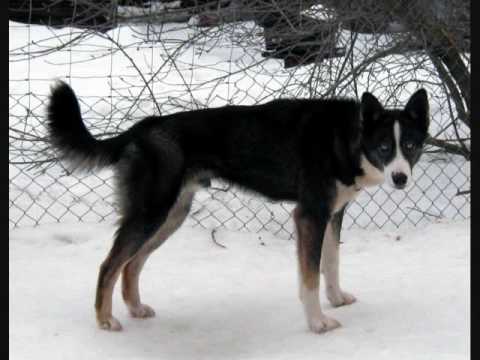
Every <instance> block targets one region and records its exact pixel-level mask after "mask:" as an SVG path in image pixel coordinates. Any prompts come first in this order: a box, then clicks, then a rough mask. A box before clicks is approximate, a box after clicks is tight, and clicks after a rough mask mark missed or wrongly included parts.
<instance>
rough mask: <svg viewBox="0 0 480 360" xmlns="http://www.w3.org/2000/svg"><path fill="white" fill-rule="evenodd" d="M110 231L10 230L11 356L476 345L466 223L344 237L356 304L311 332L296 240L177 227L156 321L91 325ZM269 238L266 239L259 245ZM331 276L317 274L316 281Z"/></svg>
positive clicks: (154, 291) (396, 355)
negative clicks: (112, 327)
mask: <svg viewBox="0 0 480 360" xmlns="http://www.w3.org/2000/svg"><path fill="white" fill-rule="evenodd" d="M113 232H114V227H113V226H112V225H111V224H106V223H103V224H101V225H87V224H81V223H74V224H56V225H44V226H39V227H36V228H20V229H16V230H13V231H11V232H10V253H9V258H10V265H9V278H10V282H9V288H10V295H9V305H10V319H9V325H10V335H9V343H10V349H11V351H12V352H11V356H12V358H15V359H62V360H63V359H120V358H122V359H276V360H278V359H328V360H332V359H333V360H334V359H349V360H351V359H389V360H395V359H416V360H423V359H435V360H437V359H440V360H441V359H449V360H455V359H462V360H463V359H465V358H468V356H469V348H470V322H469V318H470V310H469V309H470V300H469V289H470V280H469V258H470V246H469V237H470V222H469V221H458V222H447V221H441V222H437V223H432V224H430V225H428V226H426V227H423V228H416V229H402V230H396V231H381V230H376V231H366V230H345V231H344V232H343V241H344V244H343V245H341V280H342V281H341V284H342V288H343V289H345V290H346V291H350V292H352V293H353V294H354V295H355V296H356V297H357V299H358V301H357V303H355V304H353V305H351V306H347V307H341V308H332V307H331V306H330V305H329V304H328V302H327V300H326V297H325V293H324V287H323V285H324V281H322V284H321V286H322V292H321V301H322V305H323V310H324V312H325V314H326V315H327V316H331V317H334V318H336V319H337V320H338V321H340V322H341V323H342V325H343V326H342V327H340V328H338V329H336V330H334V331H332V332H329V333H326V334H322V335H317V334H313V333H310V332H308V331H307V325H306V322H305V319H304V315H303V312H302V307H301V304H300V301H299V299H298V291H297V285H298V284H297V274H296V272H297V264H296V259H295V243H294V241H286V240H281V239H278V238H275V237H273V236H272V235H269V234H246V233H238V232H227V231H223V230H220V231H217V233H216V239H217V240H218V241H219V242H220V243H222V244H224V245H225V246H226V247H227V249H223V248H221V247H219V246H217V245H215V244H214V243H213V242H212V240H211V238H210V233H209V232H208V231H206V230H201V229H198V228H196V229H192V228H189V227H183V228H181V229H180V230H179V231H178V232H177V233H176V234H175V235H174V236H173V237H172V239H170V240H169V241H167V243H166V244H165V245H164V246H163V247H162V248H161V249H159V250H158V251H157V252H156V253H155V254H154V255H153V256H152V257H151V259H150V260H149V262H147V264H146V266H145V270H144V272H143V273H142V278H141V285H140V286H141V291H142V297H143V301H145V302H146V303H147V304H149V305H151V306H152V307H153V308H154V309H155V311H156V314H157V315H156V317H154V318H152V319H148V320H139V319H133V318H130V317H129V316H128V313H127V310H126V307H125V306H124V304H123V303H122V300H121V296H120V291H119V290H120V289H119V286H118V284H117V287H116V289H115V290H116V291H115V296H114V310H113V311H114V315H115V316H116V317H117V318H118V319H119V320H120V321H121V322H122V324H123V326H124V331H123V332H121V333H109V332H105V331H102V330H99V329H97V327H96V323H95V317H94V311H93V303H94V293H95V283H96V277H97V271H98V267H99V264H100V263H101V261H102V260H103V258H104V257H105V256H106V254H107V252H108V250H109V247H110V245H111V239H112V236H113ZM262 243H263V244H262ZM322 280H323V279H322Z"/></svg>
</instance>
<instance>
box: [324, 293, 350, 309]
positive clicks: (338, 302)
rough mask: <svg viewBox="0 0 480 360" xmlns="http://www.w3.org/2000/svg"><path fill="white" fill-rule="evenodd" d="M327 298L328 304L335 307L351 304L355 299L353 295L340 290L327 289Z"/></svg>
mask: <svg viewBox="0 0 480 360" xmlns="http://www.w3.org/2000/svg"><path fill="white" fill-rule="evenodd" d="M327 298H328V301H330V304H332V306H335V307H338V306H343V305H350V304H353V303H354V302H355V301H357V298H356V297H355V296H353V295H352V294H350V293H348V292H345V291H342V290H338V291H333V290H330V291H329V290H328V289H327Z"/></svg>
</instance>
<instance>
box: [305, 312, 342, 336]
mask: <svg viewBox="0 0 480 360" xmlns="http://www.w3.org/2000/svg"><path fill="white" fill-rule="evenodd" d="M339 326H341V324H340V323H339V322H338V321H337V320H335V319H333V318H330V317H328V316H325V315H323V314H322V315H320V316H316V317H312V318H311V319H308V327H309V328H310V330H312V331H313V332H315V333H318V334H320V333H324V332H327V331H330V330H333V329H336V328H338V327H339Z"/></svg>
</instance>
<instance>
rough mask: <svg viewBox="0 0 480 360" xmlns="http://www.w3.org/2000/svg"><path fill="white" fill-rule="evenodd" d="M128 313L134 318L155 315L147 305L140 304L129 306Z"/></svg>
mask: <svg viewBox="0 0 480 360" xmlns="http://www.w3.org/2000/svg"><path fill="white" fill-rule="evenodd" d="M129 310H130V315H132V316H133V317H134V318H149V317H153V316H155V311H154V310H153V309H152V308H151V307H150V306H148V305H145V304H140V305H138V306H135V307H134V306H131V307H129Z"/></svg>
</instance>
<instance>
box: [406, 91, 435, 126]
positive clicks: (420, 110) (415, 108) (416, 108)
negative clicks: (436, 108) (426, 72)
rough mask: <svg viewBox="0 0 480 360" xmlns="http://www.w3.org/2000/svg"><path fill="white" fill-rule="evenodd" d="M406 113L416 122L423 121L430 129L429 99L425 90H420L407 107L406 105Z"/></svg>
mask: <svg viewBox="0 0 480 360" xmlns="http://www.w3.org/2000/svg"><path fill="white" fill-rule="evenodd" d="M405 111H406V112H407V114H408V115H410V116H411V117H412V118H414V119H415V120H419V121H423V122H424V123H425V125H426V126H427V128H428V123H429V121H430V119H429V117H430V116H429V110H428V97H427V92H426V91H425V89H420V90H418V91H417V92H415V94H413V95H412V96H411V97H410V100H408V103H407V105H405Z"/></svg>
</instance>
